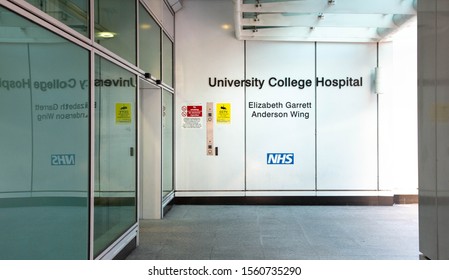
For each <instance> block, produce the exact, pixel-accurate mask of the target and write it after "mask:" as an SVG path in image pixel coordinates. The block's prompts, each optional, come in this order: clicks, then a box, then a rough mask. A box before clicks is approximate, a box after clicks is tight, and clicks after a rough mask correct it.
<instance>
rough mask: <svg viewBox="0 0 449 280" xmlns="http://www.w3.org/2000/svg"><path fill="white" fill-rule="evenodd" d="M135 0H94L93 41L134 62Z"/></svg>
mask: <svg viewBox="0 0 449 280" xmlns="http://www.w3.org/2000/svg"><path fill="white" fill-rule="evenodd" d="M136 33H137V32H136V1H123V0H95V41H96V42H97V43H98V44H100V45H102V46H104V47H106V48H107V49H109V50H110V51H112V52H114V53H116V54H117V55H119V56H121V57H122V58H124V59H126V60H127V61H129V62H131V63H132V64H136V53H137V51H136V48H137V47H136V44H137V42H136Z"/></svg>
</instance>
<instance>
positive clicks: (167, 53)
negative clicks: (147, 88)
mask: <svg viewBox="0 0 449 280" xmlns="http://www.w3.org/2000/svg"><path fill="white" fill-rule="evenodd" d="M162 57H163V60H162V61H163V66H162V67H163V68H162V69H163V75H162V81H163V82H164V83H165V84H166V85H169V86H171V87H173V43H172V41H170V39H169V38H168V36H167V35H165V33H164V36H163V51H162Z"/></svg>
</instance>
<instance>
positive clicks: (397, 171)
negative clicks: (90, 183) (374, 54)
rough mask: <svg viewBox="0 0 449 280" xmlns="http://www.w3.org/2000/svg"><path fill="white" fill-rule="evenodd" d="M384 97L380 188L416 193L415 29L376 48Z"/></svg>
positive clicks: (381, 98)
mask: <svg viewBox="0 0 449 280" xmlns="http://www.w3.org/2000/svg"><path fill="white" fill-rule="evenodd" d="M379 66H380V67H381V68H382V70H383V71H384V74H385V76H384V78H385V79H383V81H382V84H383V85H384V87H385V91H384V93H382V94H380V95H379V146H380V151H379V152H380V158H379V169H380V170H379V176H380V177H379V181H380V188H381V189H386V190H393V191H394V192H395V193H417V188H418V143H417V141H416V138H417V135H418V131H417V110H418V107H417V26H416V21H412V22H410V23H408V24H407V26H405V27H404V28H403V29H402V30H400V31H399V32H397V33H396V34H395V35H394V36H393V41H389V42H385V43H381V44H380V45H379Z"/></svg>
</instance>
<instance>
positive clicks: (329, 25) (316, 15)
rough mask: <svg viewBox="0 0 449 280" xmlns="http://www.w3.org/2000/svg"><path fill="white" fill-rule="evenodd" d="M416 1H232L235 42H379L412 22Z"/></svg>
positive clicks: (414, 16)
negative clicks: (237, 40) (236, 40)
mask: <svg viewBox="0 0 449 280" xmlns="http://www.w3.org/2000/svg"><path fill="white" fill-rule="evenodd" d="M416 9H417V0H234V12H235V25H236V31H235V33H236V37H237V38H238V39H240V40H271V41H313V42H379V41H383V40H388V38H389V36H390V35H391V34H393V33H394V32H395V31H396V30H398V29H399V28H400V27H401V26H402V25H404V24H405V23H407V22H410V21H411V20H412V19H415V18H416Z"/></svg>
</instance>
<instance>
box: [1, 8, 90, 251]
mask: <svg viewBox="0 0 449 280" xmlns="http://www.w3.org/2000/svg"><path fill="white" fill-rule="evenodd" d="M0 19H1V21H2V25H1V26H0V30H9V32H0V34H1V35H0V61H1V63H0V79H1V83H0V87H1V89H0V104H1V107H2V109H1V110H0V131H1V137H0V225H1V228H2V229H1V230H0V240H1V246H0V248H1V250H0V259H87V258H88V243H89V242H88V240H89V220H88V217H89V211H88V210H89V208H88V205H89V203H88V201H89V200H88V198H89V191H88V190H89V106H90V105H89V82H88V81H89V52H88V51H87V50H85V49H82V48H80V47H78V46H76V45H74V44H73V43H70V42H68V41H67V40H65V39H63V38H61V37H59V36H57V35H55V34H53V33H51V32H49V31H47V30H45V29H44V28H42V27H39V26H37V25H35V24H34V23H31V22H29V21H28V20H25V19H23V18H22V17H20V16H18V15H16V14H14V13H12V12H10V11H8V10H6V9H4V8H1V7H0ZM68 65H70V67H67V66H68Z"/></svg>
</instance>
